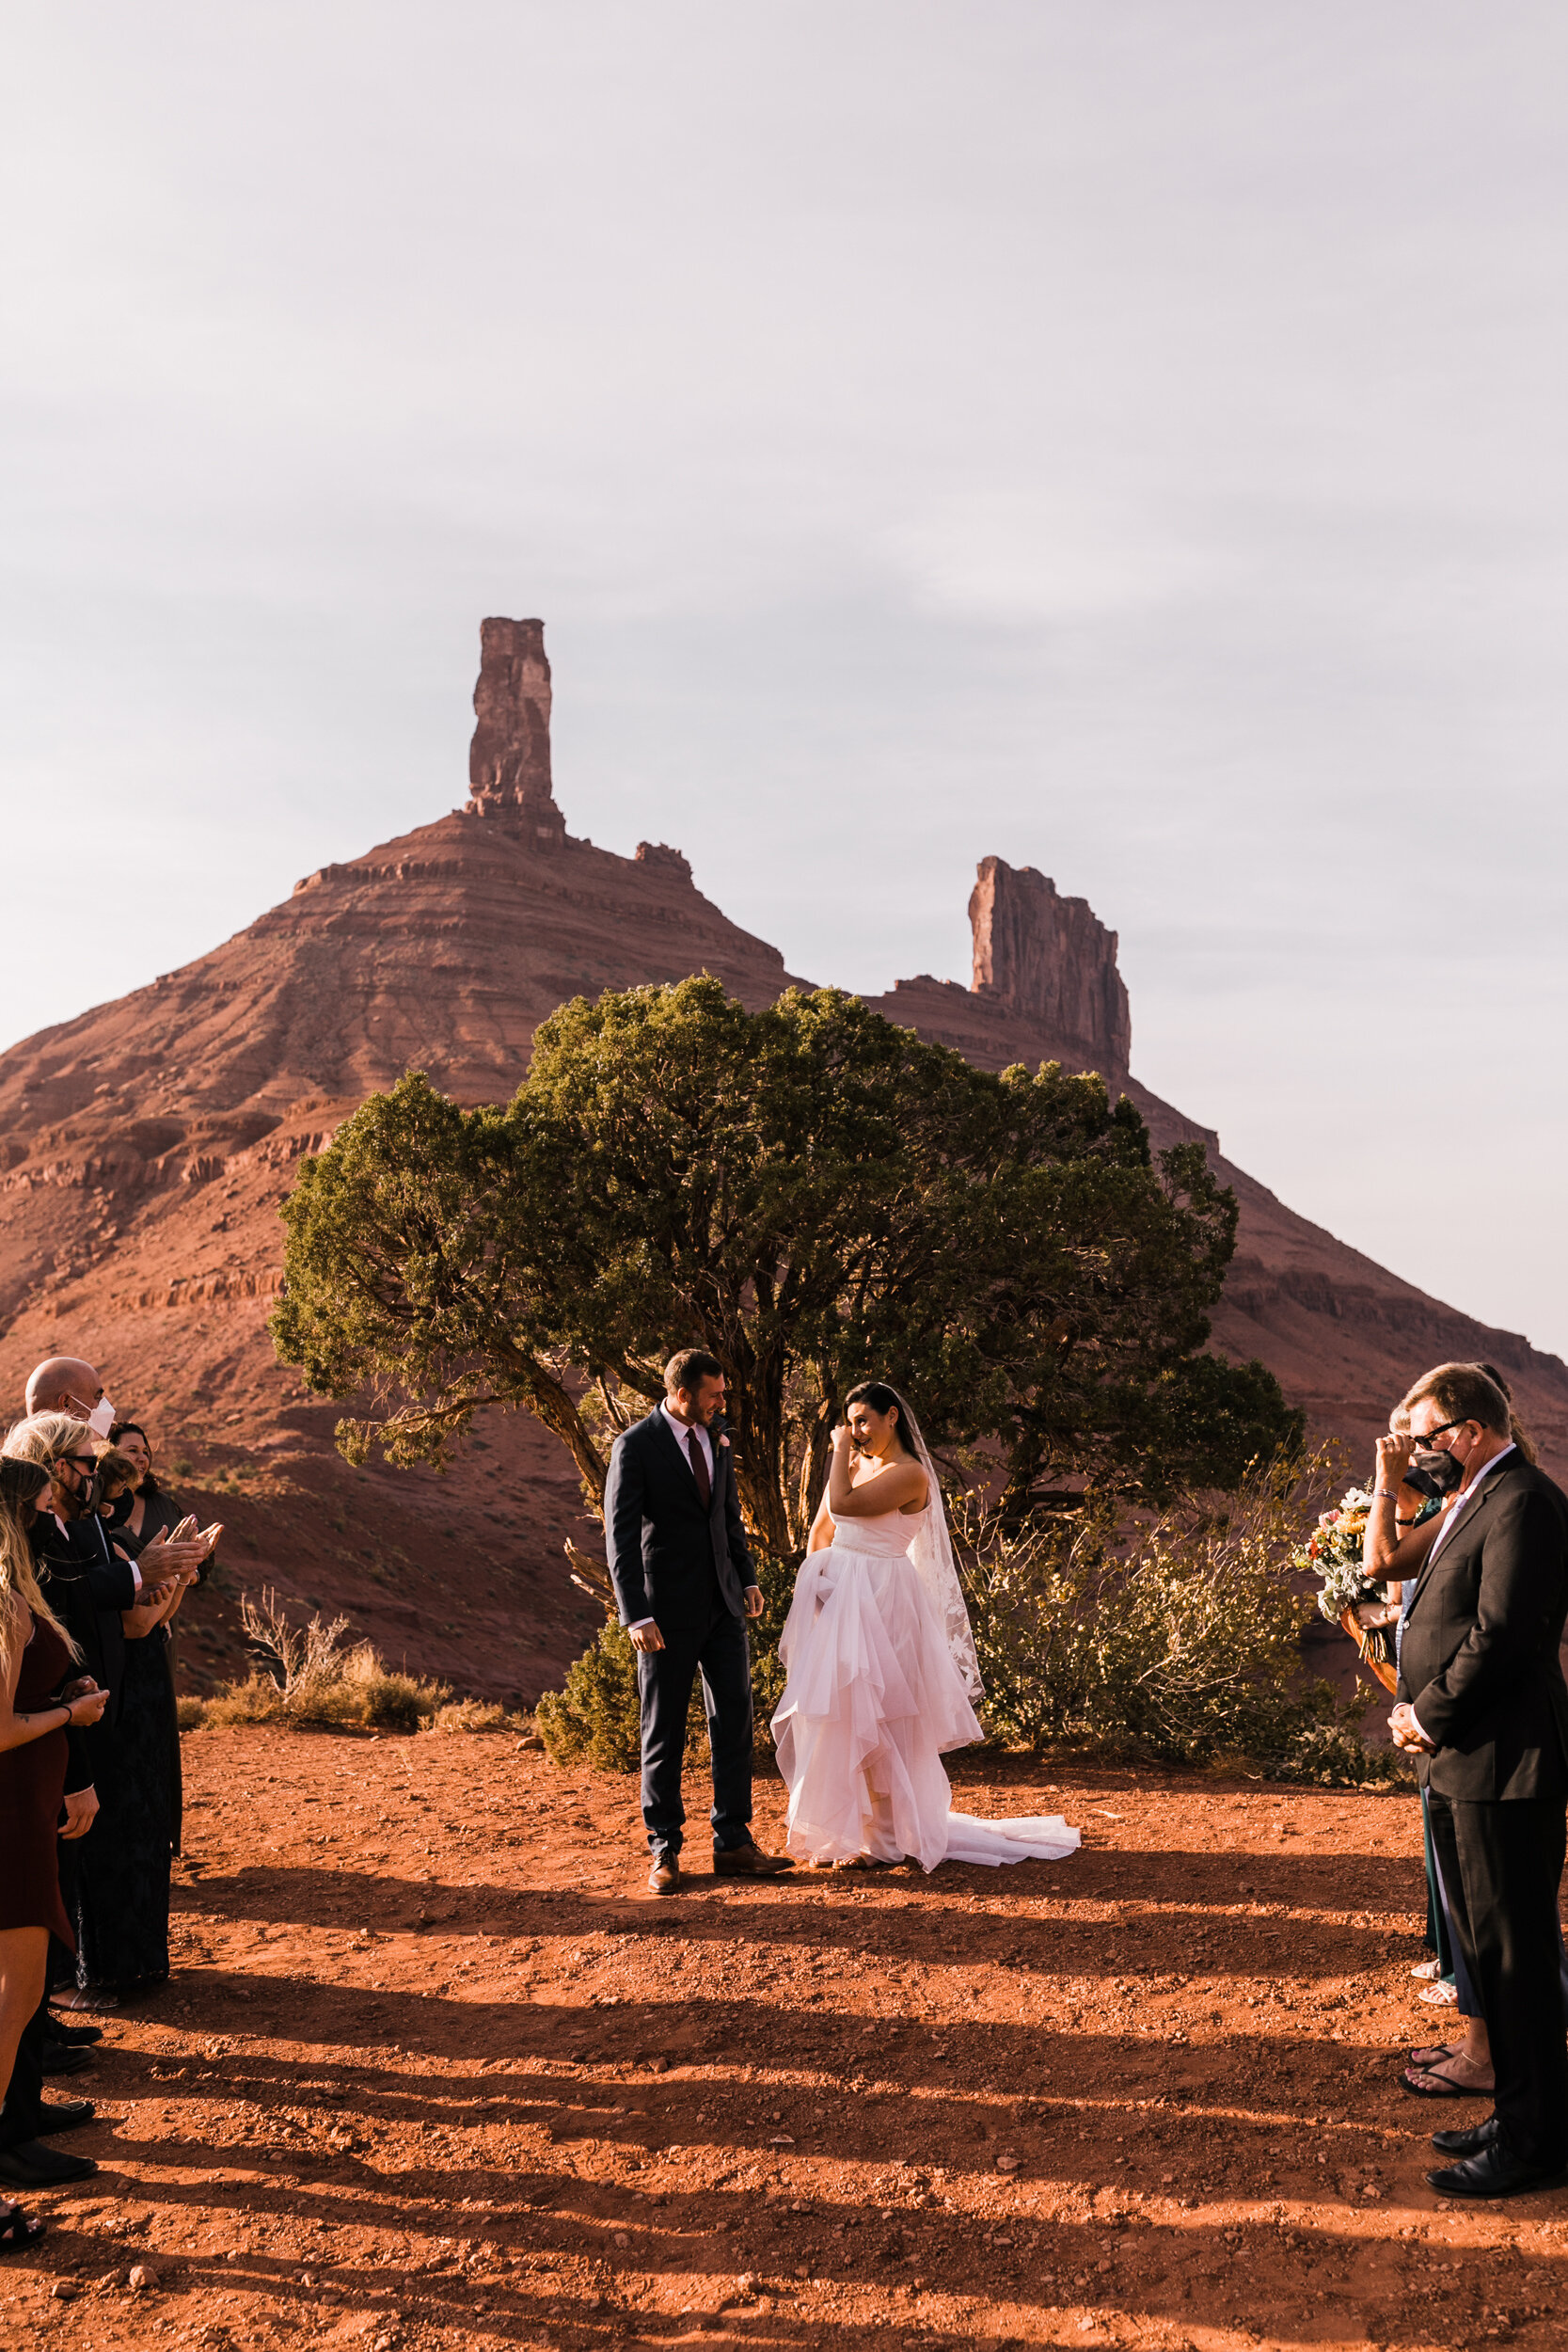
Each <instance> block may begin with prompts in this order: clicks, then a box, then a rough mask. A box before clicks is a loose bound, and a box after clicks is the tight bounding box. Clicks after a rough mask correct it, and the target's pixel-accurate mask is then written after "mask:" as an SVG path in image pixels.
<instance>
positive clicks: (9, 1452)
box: [5, 1413, 94, 1470]
mask: <svg viewBox="0 0 1568 2352" xmlns="http://www.w3.org/2000/svg"><path fill="white" fill-rule="evenodd" d="M93 1444H94V1440H93V1434H92V1431H91V1430H90V1429H89V1428H88V1427H87V1422H85V1421H78V1420H77V1419H76V1417H75V1415H74V1414H73V1413H29V1414H28V1416H27V1418H26V1420H25V1421H19V1422H17V1423H16V1424H15V1426H14V1427H13V1428H11V1429H9V1430H8V1431H7V1433H6V1445H5V1458H6V1459H7V1460H8V1461H10V1462H41V1463H43V1465H44V1467H45V1468H46V1469H48V1470H53V1468H54V1467H55V1463H56V1462H57V1461H58V1460H59V1458H60V1456H61V1454H90V1453H92V1451H93Z"/></svg>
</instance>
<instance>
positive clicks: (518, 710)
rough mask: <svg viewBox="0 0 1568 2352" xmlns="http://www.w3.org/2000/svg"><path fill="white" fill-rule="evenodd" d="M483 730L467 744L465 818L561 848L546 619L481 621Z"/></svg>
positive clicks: (478, 700) (478, 708)
mask: <svg viewBox="0 0 1568 2352" xmlns="http://www.w3.org/2000/svg"><path fill="white" fill-rule="evenodd" d="M479 644H480V660H479V682H478V684H477V685H476V686H475V688H474V712H475V715H476V717H477V719H478V722H479V723H478V725H477V726H476V727H475V728H474V735H473V741H472V742H471V743H470V744H469V746H468V783H469V786H470V787H471V796H470V798H469V801H468V814H469V815H470V816H472V817H486V818H497V819H499V820H500V821H501V822H502V823H504V824H506V825H507V826H508V827H509V829H510V830H512V831H515V832H517V833H520V834H523V836H524V837H525V839H527V840H529V841H530V842H533V843H537V844H538V845H539V846H541V847H549V848H555V849H559V848H560V847H561V845H562V842H563V841H564V840H565V838H566V824H565V819H564V818H562V814H561V811H560V809H559V808H557V806H556V804H555V794H554V791H553V789H552V787H551V783H550V665H549V660H548V658H547V656H546V652H545V624H544V622H543V621H505V620H488V621H482V622H481V623H480V625H479Z"/></svg>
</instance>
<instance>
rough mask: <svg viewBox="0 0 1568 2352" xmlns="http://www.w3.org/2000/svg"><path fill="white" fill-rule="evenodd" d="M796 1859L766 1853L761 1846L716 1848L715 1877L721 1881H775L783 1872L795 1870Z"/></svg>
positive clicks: (714, 1852) (787, 1855)
mask: <svg viewBox="0 0 1568 2352" xmlns="http://www.w3.org/2000/svg"><path fill="white" fill-rule="evenodd" d="M794 1867H795V1857H794V1855H793V1854H787V1853H764V1852H763V1851H762V1848H761V1847H760V1846H756V1845H752V1844H750V1843H748V1844H747V1845H744V1846H715V1848H714V1849H713V1868H714V1875H715V1876H716V1877H717V1878H721V1879H729V1878H736V1879H774V1878H777V1877H778V1876H779V1874H780V1872H781V1871H783V1870H793V1869H794Z"/></svg>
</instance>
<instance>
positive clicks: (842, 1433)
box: [833, 1421, 854, 1454]
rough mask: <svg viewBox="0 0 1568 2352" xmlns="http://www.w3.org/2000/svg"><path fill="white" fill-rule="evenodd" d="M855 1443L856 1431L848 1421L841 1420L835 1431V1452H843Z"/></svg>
mask: <svg viewBox="0 0 1568 2352" xmlns="http://www.w3.org/2000/svg"><path fill="white" fill-rule="evenodd" d="M853 1443H854V1433H853V1432H852V1430H851V1429H850V1427H849V1424H848V1422H847V1421H841V1422H839V1424H838V1426H837V1428H836V1429H835V1430H834V1431H833V1452H834V1453H835V1454H842V1453H843V1452H844V1450H845V1449H846V1447H847V1446H850V1445H853Z"/></svg>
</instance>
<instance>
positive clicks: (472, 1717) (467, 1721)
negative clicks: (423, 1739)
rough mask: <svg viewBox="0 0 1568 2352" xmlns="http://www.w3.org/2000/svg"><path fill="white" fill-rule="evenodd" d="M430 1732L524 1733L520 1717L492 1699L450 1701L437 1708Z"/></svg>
mask: <svg viewBox="0 0 1568 2352" xmlns="http://www.w3.org/2000/svg"><path fill="white" fill-rule="evenodd" d="M430 1727H431V1729H432V1731H518V1732H520V1731H525V1730H526V1729H527V1725H526V1724H525V1721H524V1719H523V1717H522V1716H521V1715H517V1714H514V1713H513V1712H512V1711H511V1710H510V1709H509V1708H504V1707H502V1706H500V1705H499V1702H498V1701H496V1700H494V1699H451V1700H449V1701H448V1703H447V1705H446V1706H445V1707H440V1708H436V1720H435V1722H434V1723H433V1724H431V1726H430Z"/></svg>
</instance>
